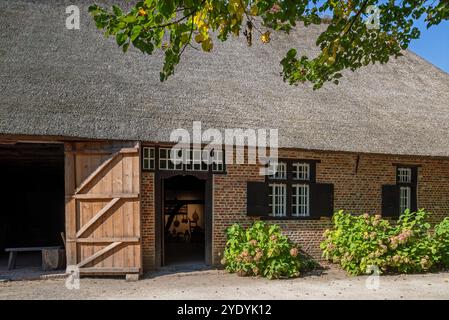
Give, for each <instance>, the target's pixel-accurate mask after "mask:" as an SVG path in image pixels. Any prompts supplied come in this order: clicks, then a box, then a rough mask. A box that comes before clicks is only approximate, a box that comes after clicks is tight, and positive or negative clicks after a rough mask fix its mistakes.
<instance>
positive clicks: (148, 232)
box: [141, 171, 156, 271]
mask: <svg viewBox="0 0 449 320" xmlns="http://www.w3.org/2000/svg"><path fill="white" fill-rule="evenodd" d="M141 181H142V186H141V190H142V197H141V216H142V218H141V219H142V220H141V222H142V264H143V269H144V270H145V271H146V270H151V269H154V268H155V258H156V251H155V249H156V245H155V241H156V237H155V207H154V173H151V172H147V171H143V172H142V180H141Z"/></svg>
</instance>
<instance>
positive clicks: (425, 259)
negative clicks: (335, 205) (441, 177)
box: [320, 210, 449, 275]
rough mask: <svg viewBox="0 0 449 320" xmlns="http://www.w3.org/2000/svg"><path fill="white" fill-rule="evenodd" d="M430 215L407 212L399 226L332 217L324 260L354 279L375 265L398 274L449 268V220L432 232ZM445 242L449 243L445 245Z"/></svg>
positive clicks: (343, 215)
mask: <svg viewBox="0 0 449 320" xmlns="http://www.w3.org/2000/svg"><path fill="white" fill-rule="evenodd" d="M428 215H429V213H428V212H426V211H424V210H418V211H417V212H409V211H408V210H406V211H405V212H404V214H403V215H401V216H400V218H399V220H398V221H397V223H390V222H389V221H387V220H385V219H382V218H381V217H380V216H378V215H376V216H372V215H367V214H365V215H361V216H356V215H351V214H348V213H344V212H343V211H339V212H337V213H335V214H334V216H333V223H334V227H333V229H332V230H326V231H325V233H324V241H323V242H322V243H321V245H320V246H321V249H322V250H323V257H325V258H326V259H328V260H330V261H332V262H333V263H338V264H340V265H341V267H342V268H343V269H344V270H346V271H347V272H348V273H350V274H353V275H359V274H364V273H366V272H367V268H368V267H369V266H372V265H374V266H377V267H378V268H379V269H380V270H381V271H382V272H399V273H409V272H424V271H428V270H430V269H431V268H434V267H438V266H440V267H441V266H448V264H449V252H448V248H449V239H448V236H449V220H447V219H445V220H444V221H443V222H442V223H440V224H439V225H437V226H436V227H435V232H433V231H432V230H431V226H430V224H429V223H428V222H427V218H428ZM443 239H448V240H447V242H446V244H445V242H444V240H443ZM443 257H445V258H443Z"/></svg>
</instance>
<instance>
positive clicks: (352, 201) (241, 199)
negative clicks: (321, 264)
mask: <svg viewBox="0 0 449 320" xmlns="http://www.w3.org/2000/svg"><path fill="white" fill-rule="evenodd" d="M279 157H280V158H292V159H318V160H320V161H321V162H320V163H317V173H316V180H317V182H318V183H333V184H334V209H335V210H339V209H344V210H347V211H350V212H354V213H369V214H376V213H378V214H380V213H381V186H382V185H384V184H395V183H396V167H395V166H394V165H393V164H397V163H400V164H413V165H421V167H419V169H418V207H419V208H425V209H427V210H429V211H431V212H433V216H432V220H433V221H439V220H441V219H442V218H443V217H444V216H446V215H448V214H449V160H448V159H445V160H436V159H430V158H424V157H420V158H418V157H404V156H387V155H366V154H361V155H360V157H359V161H358V162H359V163H358V169H357V173H356V163H357V155H356V154H350V153H329V152H328V153H325V152H307V151H296V150H280V151H279ZM249 180H251V181H264V177H261V176H259V174H258V167H257V166H256V165H253V166H250V165H229V166H227V175H216V176H214V192H213V196H214V204H213V208H214V209H213V225H214V229H213V231H214V232H213V248H214V252H213V257H214V263H219V261H220V255H221V253H222V251H223V248H224V246H225V241H226V235H225V232H224V230H225V228H226V227H228V226H229V225H231V224H232V223H234V222H239V223H242V224H244V225H248V224H250V223H251V221H252V220H253V219H254V218H249V217H246V212H245V211H246V181H249ZM270 222H272V223H277V224H279V225H280V226H281V227H282V228H283V230H284V232H285V234H287V235H288V236H289V237H290V238H291V239H292V240H293V241H295V242H297V243H299V244H301V246H302V248H303V249H304V250H305V251H306V252H308V253H310V254H311V255H313V256H315V257H317V258H319V257H321V250H320V249H319V243H320V241H321V239H322V238H321V236H322V234H323V232H324V230H325V229H326V228H329V227H330V226H331V223H330V219H325V218H324V219H321V220H300V221H294V220H288V221H285V220H284V221H282V220H277V221H276V220H273V221H270Z"/></svg>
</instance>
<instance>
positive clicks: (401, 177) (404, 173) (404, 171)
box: [398, 168, 412, 183]
mask: <svg viewBox="0 0 449 320" xmlns="http://www.w3.org/2000/svg"><path fill="white" fill-rule="evenodd" d="M398 182H399V183H412V169H411V168H398Z"/></svg>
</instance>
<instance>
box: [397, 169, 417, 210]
mask: <svg viewBox="0 0 449 320" xmlns="http://www.w3.org/2000/svg"><path fill="white" fill-rule="evenodd" d="M416 170H417V169H416V168H411V167H398V168H397V171H396V174H397V184H398V187H399V214H402V213H403V212H404V211H405V210H406V209H409V210H416V185H417V181H416V180H417V178H416Z"/></svg>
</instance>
